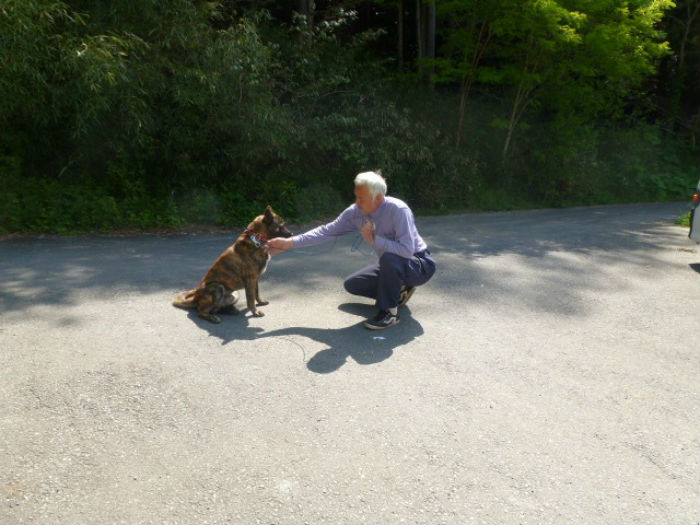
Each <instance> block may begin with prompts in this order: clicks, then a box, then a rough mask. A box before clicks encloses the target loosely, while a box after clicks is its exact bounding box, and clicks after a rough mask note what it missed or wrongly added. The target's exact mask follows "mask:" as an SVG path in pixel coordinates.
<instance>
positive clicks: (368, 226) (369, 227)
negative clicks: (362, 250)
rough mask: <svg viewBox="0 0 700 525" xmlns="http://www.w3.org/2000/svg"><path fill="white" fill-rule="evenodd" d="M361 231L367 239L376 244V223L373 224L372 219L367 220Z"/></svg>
mask: <svg viewBox="0 0 700 525" xmlns="http://www.w3.org/2000/svg"><path fill="white" fill-rule="evenodd" d="M360 233H362V237H364V239H365V241H367V242H368V243H370V244H374V224H372V221H367V222H365V223H364V224H363V225H362V228H361V229H360Z"/></svg>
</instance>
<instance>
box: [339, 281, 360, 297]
mask: <svg viewBox="0 0 700 525" xmlns="http://www.w3.org/2000/svg"><path fill="white" fill-rule="evenodd" d="M358 284H359V283H358V282H357V279H353V278H352V277H348V278H347V279H345V281H343V287H344V288H345V291H346V292H348V293H351V294H354V295H357V293H358V291H359V287H358Z"/></svg>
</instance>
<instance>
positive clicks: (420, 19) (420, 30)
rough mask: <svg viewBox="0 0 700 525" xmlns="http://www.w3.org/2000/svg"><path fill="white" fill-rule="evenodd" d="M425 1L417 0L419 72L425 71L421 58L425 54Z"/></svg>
mask: <svg viewBox="0 0 700 525" xmlns="http://www.w3.org/2000/svg"><path fill="white" fill-rule="evenodd" d="M422 10H423V2H422V1H421V0H416V43H417V48H418V72H419V73H420V74H421V76H422V73H423V64H421V60H422V59H423V57H424V56H425V48H424V47H423V45H424V39H423V16H422Z"/></svg>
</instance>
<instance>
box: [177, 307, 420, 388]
mask: <svg viewBox="0 0 700 525" xmlns="http://www.w3.org/2000/svg"><path fill="white" fill-rule="evenodd" d="M338 309H339V310H341V311H343V312H347V313H350V314H354V315H357V316H360V317H362V321H364V320H365V319H367V318H369V317H371V316H372V315H373V314H374V313H376V308H375V307H374V306H372V305H369V304H361V303H344V304H341V305H340V306H338ZM189 317H190V318H191V319H192V320H193V321H195V323H196V324H197V325H198V326H199V327H200V328H203V329H206V330H207V331H208V332H209V333H210V334H211V335H213V336H215V337H219V338H220V339H221V340H222V344H227V343H229V342H231V341H234V340H244V339H245V340H258V339H264V338H267V337H284V336H290V335H300V336H304V337H308V338H309V339H313V340H314V341H317V342H319V343H321V344H323V345H324V346H327V347H328V348H325V349H323V350H320V351H319V352H317V353H316V354H315V355H314V356H313V357H311V359H309V360H308V362H307V363H306V366H307V368H308V369H309V370H311V371H312V372H316V373H318V374H328V373H330V372H335V371H336V370H338V369H339V368H340V367H341V366H343V365H344V364H345V363H346V362H347V360H348V357H351V358H352V359H354V360H355V362H356V363H358V364H360V365H371V364H375V363H379V362H381V361H384V360H385V359H388V358H389V357H391V356H392V355H393V353H394V348H397V347H399V346H402V345H405V344H407V343H409V342H410V341H412V340H414V339H415V338H417V337H419V336H420V335H422V334H423V327H422V326H421V325H420V323H419V322H418V321H416V320H415V319H414V318H413V317H412V316H411V311H410V309H409V307H408V306H406V307H403V308H401V310H400V311H399V318H400V322H399V324H398V325H397V326H394V327H392V328H389V329H386V330H368V329H366V328H365V327H364V326H362V321H360V322H358V323H356V324H353V325H350V326H347V327H344V328H312V327H307V326H289V327H287V328H280V329H278V330H272V331H270V332H262V329H261V328H258V327H255V328H251V327H250V326H248V321H247V316H245V315H244V314H243V312H242V313H241V314H240V315H238V316H236V317H235V318H233V319H231V321H232V322H231V323H226V322H225V321H224V323H222V324H219V325H212V324H211V323H208V322H206V321H202V320H201V319H198V318H197V315H196V313H194V312H193V313H192V314H190V316H189ZM234 321H235V322H234Z"/></svg>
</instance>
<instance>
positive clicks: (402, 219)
mask: <svg viewBox="0 0 700 525" xmlns="http://www.w3.org/2000/svg"><path fill="white" fill-rule="evenodd" d="M412 222H413V214H412V213H411V210H410V209H408V208H402V209H399V211H398V213H397V216H396V219H395V220H394V231H395V232H396V240H395V241H391V240H389V239H387V238H386V237H380V236H376V237H375V238H374V244H376V245H377V247H378V248H380V249H381V250H382V251H384V252H391V253H395V254H396V255H400V256H401V257H405V258H406V259H408V258H410V257H412V256H413V237H411V223H412Z"/></svg>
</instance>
